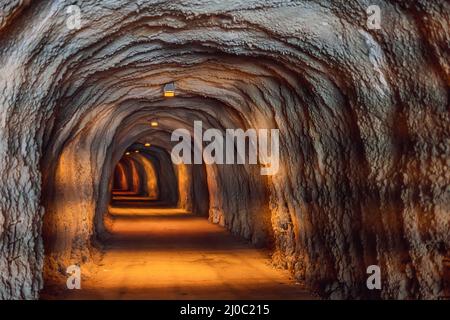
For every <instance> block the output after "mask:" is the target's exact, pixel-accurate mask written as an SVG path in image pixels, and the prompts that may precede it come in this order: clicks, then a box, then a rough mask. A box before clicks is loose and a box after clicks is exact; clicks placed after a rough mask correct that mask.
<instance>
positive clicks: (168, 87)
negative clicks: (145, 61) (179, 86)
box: [164, 82, 175, 97]
mask: <svg viewBox="0 0 450 320" xmlns="http://www.w3.org/2000/svg"><path fill="white" fill-rule="evenodd" d="M164 97H175V84H174V83H173V82H170V83H166V84H165V85H164Z"/></svg>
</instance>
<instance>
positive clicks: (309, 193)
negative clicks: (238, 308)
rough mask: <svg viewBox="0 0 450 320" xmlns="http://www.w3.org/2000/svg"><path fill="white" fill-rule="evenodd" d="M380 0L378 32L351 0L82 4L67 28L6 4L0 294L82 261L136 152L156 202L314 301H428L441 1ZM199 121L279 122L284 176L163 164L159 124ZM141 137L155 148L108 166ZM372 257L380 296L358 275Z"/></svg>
mask: <svg viewBox="0 0 450 320" xmlns="http://www.w3.org/2000/svg"><path fill="white" fill-rule="evenodd" d="M377 3H378V4H379V5H380V7H381V9H382V12H383V14H384V15H383V20H382V21H383V24H382V29H380V30H369V29H368V28H367V26H366V11H365V8H366V7H367V6H368V2H366V1H356V0H355V1H345V2H340V1H318V0H317V1H295V2H287V1H286V2H285V1H271V0H270V1H269V0H267V1H256V0H250V1H248V0H246V1H237V0H233V1H223V2H217V1H214V2H208V1H189V0H186V1H183V2H182V3H181V2H164V1H163V2H158V3H152V2H150V1H148V2H147V1H145V2H144V1H142V2H136V1H126V0H118V1H107V0H104V1H96V2H95V4H94V2H83V4H82V6H81V7H82V19H83V25H82V28H81V29H79V30H76V29H75V30H70V29H68V28H67V27H66V4H65V3H64V2H62V1H32V2H30V1H7V2H6V4H5V2H2V3H1V4H0V8H1V10H2V11H3V14H2V16H1V19H0V48H1V50H0V92H1V95H0V105H1V106H2V107H1V111H0V123H1V126H0V142H1V143H0V150H1V152H0V156H1V159H0V199H1V201H0V243H1V244H2V245H1V246H0V257H1V259H0V269H1V271H2V272H1V273H0V297H1V298H38V296H39V291H40V289H41V288H42V287H43V284H44V280H45V281H46V282H49V281H53V280H52V277H58V276H60V277H63V276H64V271H65V267H66V266H67V265H71V264H74V263H90V262H92V261H95V259H97V254H98V249H97V248H98V247H97V242H98V241H99V239H101V238H102V236H103V235H104V234H105V232H106V230H105V221H107V219H108V206H109V204H110V201H111V191H112V184H113V183H112V181H113V180H114V168H116V165H117V164H118V163H119V164H120V165H123V166H129V165H131V164H132V163H133V164H134V166H135V168H137V173H136V176H135V178H137V179H139V177H140V176H142V175H144V173H145V172H147V171H145V170H146V169H144V168H143V163H144V158H145V159H148V161H150V163H152V165H153V168H154V171H155V172H156V175H157V180H158V181H159V182H160V183H159V189H158V196H159V197H160V198H164V197H165V198H166V199H170V201H173V202H176V203H177V206H179V207H182V208H186V209H188V210H190V211H192V212H194V213H196V214H200V215H206V216H207V217H208V218H209V220H210V221H211V222H214V223H218V224H220V225H221V226H224V227H225V228H227V229H228V230H230V231H231V232H232V233H234V234H236V235H239V236H241V237H243V238H245V239H248V240H249V241H252V242H253V243H255V244H257V245H260V246H269V247H271V248H272V253H273V254H272V259H273V261H274V263H275V264H276V265H278V266H281V267H283V268H286V269H288V270H290V271H291V273H292V275H293V276H295V277H296V278H297V279H300V280H302V281H305V283H306V284H307V286H308V287H309V288H310V289H311V290H314V291H317V292H319V293H320V294H321V295H322V296H323V297H329V298H351V297H368V296H373V295H375V297H381V298H419V297H420V298H436V297H439V296H441V295H442V294H443V274H444V263H443V259H444V257H445V256H446V255H448V251H449V248H450V238H449V237H450V229H449V228H450V224H449V221H450V215H449V203H450V201H449V200H450V196H449V188H448V186H449V184H450V183H449V182H450V176H449V172H450V170H448V165H449V162H448V161H449V153H450V149H449V146H450V143H449V130H450V128H449V126H450V121H449V113H448V110H449V109H448V105H449V104H448V93H449V91H448V85H449V70H450V69H449V64H448V61H449V59H448V58H449V57H448V40H449V35H448V27H446V26H445V25H446V23H447V22H448V21H449V16H448V15H449V12H450V8H449V3H448V2H447V1H444V0H435V1H415V2H411V1H377ZM273 21H276V23H273ZM419 75H420V76H419ZM169 82H174V83H175V86H176V95H175V97H173V98H170V99H167V98H164V97H163V95H162V88H163V86H164V85H165V84H166V83H169ZM194 120H199V121H202V123H203V127H204V129H207V128H217V129H219V130H221V131H223V130H225V129H226V128H242V129H243V130H247V129H249V128H254V129H260V128H269V129H271V128H276V129H279V130H280V161H281V163H280V170H279V171H278V173H277V174H275V175H273V176H262V175H260V168H259V166H258V165H215V164H212V165H206V164H203V165H180V166H174V167H173V174H172V173H170V174H169V173H167V172H170V170H166V169H164V168H163V167H167V166H173V164H172V162H171V161H170V159H169V158H168V157H169V154H170V150H171V149H172V147H173V143H172V142H170V134H171V132H172V131H173V130H174V129H176V128H184V129H187V130H188V131H189V132H191V133H192V132H193V122H194ZM151 121H157V122H158V123H159V125H158V127H156V128H155V127H152V126H151V125H149V123H150V122H151ZM146 141H151V143H152V145H154V146H158V147H159V149H158V150H159V151H155V153H148V154H145V155H144V152H141V153H140V155H139V156H136V155H133V156H132V157H133V159H134V160H133V161H130V162H129V163H126V162H124V161H122V162H120V159H122V158H123V157H124V154H125V153H126V152H127V150H129V148H130V146H133V145H134V144H136V143H140V144H142V143H145V142H146ZM139 168H140V169H139ZM144 171H145V172H144ZM165 174H168V175H167V176H164V175H165ZM125 180H126V183H124V184H123V186H127V187H128V188H130V187H135V186H137V187H138V188H137V189H136V190H135V191H137V192H143V193H145V192H153V191H156V189H153V185H145V184H143V183H138V182H136V181H135V182H133V181H132V179H131V178H130V177H128V176H127V177H126V179H124V181H125ZM141 180H142V179H141ZM174 181H176V183H162V182H174ZM173 186H176V187H177V189H173ZM164 188H166V189H164ZM133 190H134V189H133ZM44 244H45V251H44ZM373 264H376V265H379V266H380V268H381V269H382V270H383V286H382V290H381V291H380V292H376V293H371V292H368V291H367V289H366V288H365V286H362V285H361V283H365V280H366V276H367V274H366V267H367V266H368V265H373Z"/></svg>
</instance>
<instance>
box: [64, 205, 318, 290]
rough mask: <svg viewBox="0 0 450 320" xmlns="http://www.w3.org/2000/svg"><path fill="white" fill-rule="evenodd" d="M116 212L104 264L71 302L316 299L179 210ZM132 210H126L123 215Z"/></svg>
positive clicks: (248, 249) (243, 246)
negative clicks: (107, 300)
mask: <svg viewBox="0 0 450 320" xmlns="http://www.w3.org/2000/svg"><path fill="white" fill-rule="evenodd" d="M142 210H143V209H139V210H138V212H135V214H136V215H132V216H130V215H129V214H130V213H132V212H131V210H129V209H126V208H123V209H117V208H116V209H114V213H115V214H116V221H115V223H114V224H113V227H112V230H111V231H112V233H113V237H112V238H111V240H110V241H109V243H108V246H107V247H106V249H105V253H104V257H103V259H102V262H101V265H99V266H98V267H97V268H96V270H90V272H89V273H90V274H91V276H90V277H89V278H88V279H83V280H82V289H81V290H65V293H63V295H59V298H67V299H310V298H313V297H312V296H311V295H310V294H308V293H307V292H306V291H305V290H304V289H303V288H302V286H301V285H299V284H296V283H295V282H294V281H292V280H291V279H290V277H289V275H288V273H287V272H285V271H282V270H277V269H275V268H273V267H272V266H271V265H270V261H269V258H268V255H267V253H266V252H265V251H262V250H258V249H255V248H253V247H252V246H250V245H249V244H247V243H245V242H243V241H241V240H239V239H237V238H236V237H234V236H232V235H230V234H229V233H228V232H227V231H226V230H224V229H223V228H221V227H219V226H217V225H214V224H211V223H209V222H208V221H207V220H206V219H204V218H201V217H196V216H194V215H190V214H187V213H180V212H179V211H178V210H175V211H174V210H171V209H159V211H158V213H156V212H155V210H154V209H152V210H149V212H148V213H149V215H148V216H146V215H144V214H145V212H143V211H142ZM125 213H126V214H127V215H122V214H125Z"/></svg>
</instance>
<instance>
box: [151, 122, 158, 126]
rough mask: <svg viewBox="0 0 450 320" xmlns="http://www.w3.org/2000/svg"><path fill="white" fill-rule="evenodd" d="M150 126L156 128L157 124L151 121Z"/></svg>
mask: <svg viewBox="0 0 450 320" xmlns="http://www.w3.org/2000/svg"><path fill="white" fill-rule="evenodd" d="M150 125H151V126H152V127H157V126H158V122H157V121H152V122H150Z"/></svg>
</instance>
